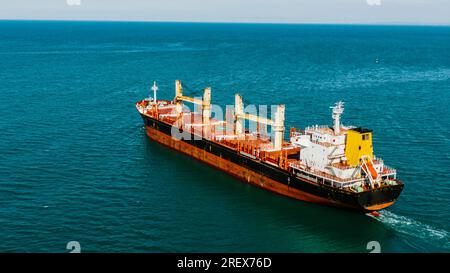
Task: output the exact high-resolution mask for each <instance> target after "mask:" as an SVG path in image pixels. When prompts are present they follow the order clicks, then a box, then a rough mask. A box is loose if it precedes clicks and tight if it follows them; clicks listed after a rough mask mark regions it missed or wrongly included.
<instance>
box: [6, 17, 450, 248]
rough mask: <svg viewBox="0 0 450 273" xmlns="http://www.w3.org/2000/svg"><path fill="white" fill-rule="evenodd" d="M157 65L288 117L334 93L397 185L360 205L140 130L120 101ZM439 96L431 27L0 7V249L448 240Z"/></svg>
mask: <svg viewBox="0 0 450 273" xmlns="http://www.w3.org/2000/svg"><path fill="white" fill-rule="evenodd" d="M175 79H181V80H183V82H184V83H186V85H187V86H188V87H189V88H190V90H197V91H198V90H201V88H203V87H206V86H212V95H213V101H214V102H215V103H217V104H220V105H226V104H233V95H234V93H236V92H239V93H241V94H242V95H243V97H244V99H245V100H246V101H247V102H251V103H254V104H269V105H270V104H278V103H285V104H286V125H287V126H296V127H300V128H303V127H305V126H308V125H313V124H331V122H332V121H331V113H330V109H329V106H330V105H332V104H333V103H334V102H336V101H337V100H343V101H345V102H346V110H345V113H344V115H343V119H342V121H343V123H344V124H348V125H360V126H365V127H369V128H372V129H373V130H374V150H375V154H376V155H378V156H380V157H382V158H383V159H384V160H385V162H386V163H387V164H389V165H390V166H392V167H395V168H397V170H398V177H399V178H400V179H402V180H404V181H405V183H406V187H405V189H404V191H403V194H402V195H401V196H400V198H399V200H398V201H397V203H396V204H395V205H394V206H392V207H390V208H389V209H387V210H385V211H384V212H383V213H382V216H381V217H380V219H379V220H375V219H373V218H371V217H368V216H366V215H361V214H357V213H354V212H349V211H345V210H340V209H334V208H329V207H322V206H318V205H314V204H308V203H304V202H300V201H296V200H292V199H288V198H285V197H282V196H279V195H275V194H272V193H270V192H266V191H264V190H261V189H258V188H255V187H253V186H249V185H247V184H245V183H242V182H240V181H238V180H236V179H234V178H232V177H230V176H228V175H226V174H224V173H222V172H220V171H217V170H215V169H212V168H210V167H208V166H205V165H203V164H201V163H199V162H197V161H195V160H193V159H191V158H189V157H187V156H184V155H181V154H178V153H177V152H174V151H172V150H169V149H167V148H165V147H162V146H160V145H158V144H156V143H154V142H152V141H150V140H149V139H148V138H147V137H146V135H145V132H144V130H143V124H142V120H141V118H140V117H139V115H138V113H137V112H136V110H135V108H134V103H135V102H136V101H137V100H140V99H142V98H144V97H147V96H148V95H149V93H150V87H151V85H152V84H153V80H156V81H157V82H158V85H159V87H160V92H159V98H166V99H172V98H173V95H174V80H175ZM187 92H188V94H193V93H195V92H193V93H189V91H187ZM449 104H450V28H449V27H406V26H405V27H403V26H395V27H394V26H337V25H336V26H335V25H326V26H325V25H324V26H321V25H253V24H242V25H241V24H181V23H179V24H178V23H95V22H26V21H24V22H14V21H3V22H0V116H1V118H0V227H1V229H0V251H8V252H67V251H68V250H66V244H67V242H69V241H73V240H75V241H78V242H80V244H81V248H82V251H84V252H122V251H126V252H179V251H187V252H190V251H194V252H203V251H206V252H209V251H224V252H236V251H240V252H248V251H256V252H367V251H368V250H366V245H367V243H368V242H369V241H378V242H380V244H381V251H383V252H423V251H424V252H432V251H439V252H449V251H450V234H449V233H450V221H449V220H450V202H449V201H450V169H449V166H450V142H449V135H450V107H449Z"/></svg>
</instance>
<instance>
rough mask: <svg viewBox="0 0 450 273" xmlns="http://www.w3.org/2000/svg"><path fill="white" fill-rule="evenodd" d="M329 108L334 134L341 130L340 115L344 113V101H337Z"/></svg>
mask: <svg viewBox="0 0 450 273" xmlns="http://www.w3.org/2000/svg"><path fill="white" fill-rule="evenodd" d="M330 108H331V109H333V114H332V115H331V116H332V117H333V120H334V122H333V131H334V134H335V135H337V134H339V133H340V132H341V115H342V113H344V103H343V102H342V101H338V102H336V104H335V105H334V106H332V107H330Z"/></svg>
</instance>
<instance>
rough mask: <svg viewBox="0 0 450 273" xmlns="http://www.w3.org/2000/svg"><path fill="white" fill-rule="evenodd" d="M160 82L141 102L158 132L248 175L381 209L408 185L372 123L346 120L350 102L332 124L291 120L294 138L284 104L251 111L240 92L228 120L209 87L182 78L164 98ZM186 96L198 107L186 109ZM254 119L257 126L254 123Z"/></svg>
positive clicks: (266, 183) (277, 188)
mask: <svg viewBox="0 0 450 273" xmlns="http://www.w3.org/2000/svg"><path fill="white" fill-rule="evenodd" d="M152 90H153V93H152V94H151V95H150V96H149V98H146V99H144V100H141V101H139V102H137V103H136V108H137V110H138V111H139V114H140V115H141V117H142V119H143V121H144V125H145V130H146V134H147V135H148V137H149V138H150V139H152V140H154V141H156V142H158V143H160V144H163V145H165V146H167V147H170V148H172V149H174V150H177V151H179V152H182V153H184V154H186V155H188V156H191V157H193V158H195V159H197V160H199V161H201V162H204V163H206V164H208V165H210V166H212V167H215V168H217V169H219V170H222V171H224V172H226V173H228V174H230V175H232V176H234V177H236V178H238V179H240V180H242V181H244V182H246V183H249V184H252V185H255V186H257V187H260V188H263V189H266V190H269V191H272V192H275V193H278V194H281V195H284V196H288V197H291V198H295V199H297V200H302V201H307V202H312V203H317V204H322V205H329V206H335V207H340V208H347V209H353V210H356V211H360V212H373V213H376V212H377V211H379V210H382V209H384V208H386V207H388V206H390V205H392V204H393V203H394V202H395V201H396V200H397V198H398V197H399V195H400V193H401V192H402V190H403V187H404V184H403V182H401V181H400V180H398V179H397V172H396V170H395V169H393V168H390V167H388V166H387V165H385V164H384V162H383V160H382V159H381V158H378V157H376V156H375V155H374V154H373V147H372V130H370V129H366V128H362V127H355V126H346V125H343V124H342V123H341V115H342V114H343V112H344V103H343V102H337V103H335V104H334V105H333V106H331V107H330V108H331V115H332V120H333V123H332V125H313V126H309V127H307V128H305V129H304V130H301V129H297V128H290V129H289V139H287V137H285V134H286V136H287V133H288V132H287V131H286V132H285V126H284V113H285V106H284V105H276V106H275V107H274V111H273V113H272V114H271V119H269V118H267V117H263V116H260V115H258V114H253V113H248V111H244V109H246V108H244V103H243V99H242V96H241V95H239V94H236V95H235V104H234V107H232V108H231V109H230V108H228V110H230V111H228V110H227V112H226V118H225V119H223V120H222V119H218V118H212V117H211V116H212V115H211V106H212V104H211V88H209V87H208V88H205V89H204V90H203V95H202V96H200V97H198V98H195V97H189V96H186V95H185V94H183V86H182V83H181V81H179V80H177V81H175V96H174V98H173V99H172V100H157V90H158V87H157V86H156V83H154V84H153V87H152ZM186 102H188V103H192V104H193V105H194V106H195V107H196V108H197V109H194V111H190V110H189V109H186V108H187V107H185V105H184V103H186ZM214 116H216V115H214ZM246 121H247V123H250V122H253V123H254V124H256V129H254V130H253V131H251V130H250V129H249V128H247V127H246V126H245V125H246ZM248 127H250V126H248ZM254 127H255V126H254ZM269 128H270V134H269V133H268V129H269Z"/></svg>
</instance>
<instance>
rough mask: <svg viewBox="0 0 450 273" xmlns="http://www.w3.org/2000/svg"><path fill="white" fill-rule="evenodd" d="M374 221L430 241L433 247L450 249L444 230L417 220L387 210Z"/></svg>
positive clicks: (449, 236)
mask: <svg viewBox="0 0 450 273" xmlns="http://www.w3.org/2000/svg"><path fill="white" fill-rule="evenodd" d="M375 219H377V220H378V221H380V222H382V223H383V224H385V225H387V226H388V227H390V228H392V229H394V230H395V231H397V232H400V233H403V234H406V235H408V236H412V237H416V238H420V239H424V240H428V241H431V242H432V244H433V245H438V246H439V247H443V248H446V249H450V234H449V232H448V231H446V230H441V229H437V228H434V227H432V226H430V225H427V224H424V223H421V222H419V221H417V220H414V219H411V218H408V217H406V216H401V215H397V214H395V213H392V212H390V211H387V210H384V211H382V212H381V215H380V216H379V217H376V218H375ZM431 242H430V243H431Z"/></svg>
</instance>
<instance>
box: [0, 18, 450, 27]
mask: <svg viewBox="0 0 450 273" xmlns="http://www.w3.org/2000/svg"><path fill="white" fill-rule="evenodd" d="M4 21H29V22H35V21H37V22H98V23H102V22H105V23H108V22H109V23H175V24H176V23H183V24H185V23H190V24H249V25H251V24H254V25H348V26H352V25H354V26H436V27H437V26H440V27H449V26H450V23H403V22H398V23H395V22H374V23H368V22H262V21H261V22H251V21H247V22H246V21H235V22H230V21H171V20H167V21H166V20H155V21H152V20H139V19H138V20H128V19H127V20H125V19H124V20H120V19H33V18H31V19H23V18H18V19H8V18H0V22H4Z"/></svg>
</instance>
